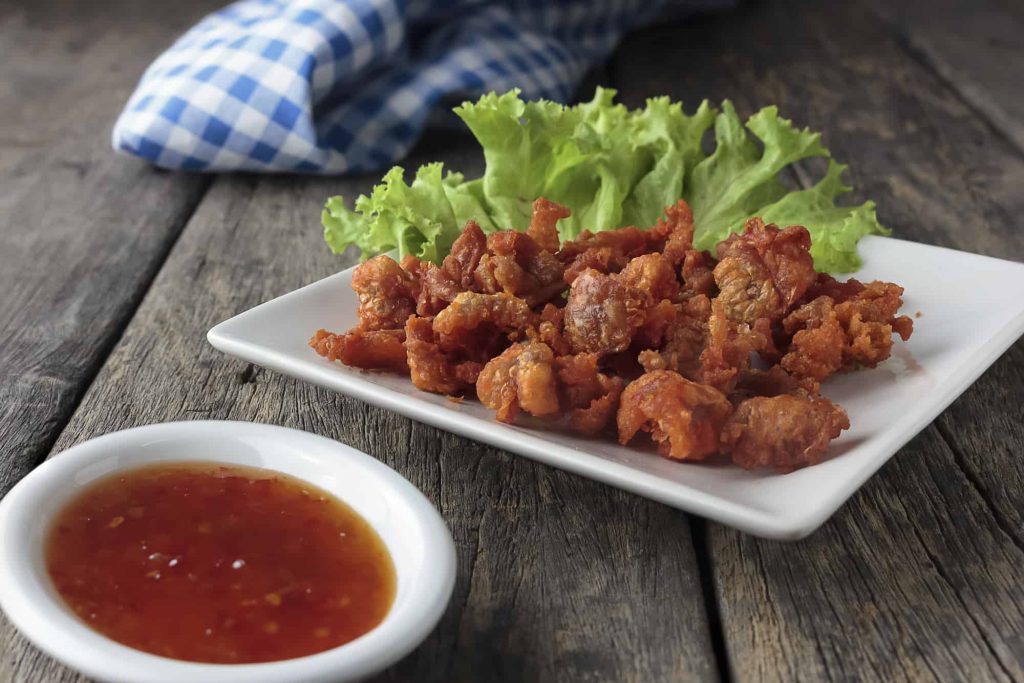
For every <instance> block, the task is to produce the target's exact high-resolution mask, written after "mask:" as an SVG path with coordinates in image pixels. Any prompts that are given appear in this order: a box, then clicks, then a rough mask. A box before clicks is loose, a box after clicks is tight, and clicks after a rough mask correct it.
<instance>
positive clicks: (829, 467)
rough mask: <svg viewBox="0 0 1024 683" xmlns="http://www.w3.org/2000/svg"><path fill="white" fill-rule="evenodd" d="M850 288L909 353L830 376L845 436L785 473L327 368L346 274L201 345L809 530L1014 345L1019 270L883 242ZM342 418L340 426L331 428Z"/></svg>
mask: <svg viewBox="0 0 1024 683" xmlns="http://www.w3.org/2000/svg"><path fill="white" fill-rule="evenodd" d="M861 255H862V256H863V258H864V267H863V268H862V269H861V270H860V271H859V272H857V273H855V274H854V276H855V277H857V278H859V279H861V280H874V279H881V280H890V281H895V282H898V283H899V284H901V285H903V286H904V287H905V288H906V294H905V297H904V299H905V305H904V311H905V312H907V313H908V314H909V315H911V316H913V315H914V314H915V313H916V312H920V313H921V317H920V318H916V319H915V320H914V335H913V337H912V338H911V339H910V341H909V343H907V344H905V345H904V344H902V343H900V342H898V341H897V343H896V345H895V351H894V354H893V357H892V358H890V359H889V360H888V361H886V362H885V363H883V364H882V365H880V366H879V367H878V368H876V369H874V370H869V371H864V372H855V373H851V374H847V375H842V376H839V377H833V378H832V379H830V380H828V381H827V382H826V383H825V387H824V393H825V394H826V395H828V396H829V398H831V399H832V400H834V401H837V402H838V403H840V404H841V405H842V406H843V407H845V408H846V410H847V412H848V413H849V416H850V422H851V424H852V426H851V428H850V429H849V430H848V431H846V432H844V433H843V435H842V437H841V438H840V439H838V440H837V441H835V442H833V444H832V448H831V450H830V451H829V457H828V459H827V460H826V461H825V462H823V463H821V464H819V465H816V466H814V467H808V468H804V469H801V470H797V471H795V472H792V473H789V474H776V473H773V472H770V471H750V472H748V471H744V470H742V469H740V468H739V467H735V466H732V465H726V464H721V465H708V464H699V463H693V464H686V463H678V462H672V461H669V460H666V459H663V458H660V457H658V456H657V455H654V454H652V453H650V452H647V451H642V450H637V449H634V448H629V447H623V446H619V445H617V444H615V443H611V442H609V441H600V440H595V439H585V438H580V437H576V436H572V435H568V434H562V433H556V432H549V431H539V430H532V429H526V428H522V427H516V426H509V425H504V424H500V423H498V422H495V421H494V419H493V418H492V416H491V413H490V411H488V410H487V409H485V408H484V407H483V406H482V405H480V404H479V403H477V402H475V401H469V400H467V401H466V402H465V403H462V404H457V403H453V402H452V401H449V400H447V399H446V398H445V397H443V396H437V395H434V394H427V393H423V392H420V391H418V390H416V389H415V388H414V387H413V386H412V383H411V382H410V381H409V379H408V378H403V377H399V376H395V375H388V374H383V373H376V372H363V371H359V370H356V369H353V368H348V367H345V366H343V365H341V364H340V363H330V362H329V361H327V360H326V359H324V358H321V357H320V356H318V355H317V354H316V353H315V352H314V351H313V350H312V349H310V348H309V346H307V342H308V340H309V337H310V336H311V335H312V334H313V332H315V331H316V330H317V329H319V328H321V327H322V328H326V329H329V330H332V331H336V332H343V331H345V330H347V329H348V328H350V327H352V326H353V325H354V324H355V323H356V305H357V300H356V296H355V293H354V292H353V291H352V289H351V288H350V286H349V285H350V282H351V276H352V272H351V269H350V270H347V271H345V272H342V273H338V274H337V275H333V276H331V277H328V278H325V279H323V280H321V281H320V282H317V283H314V284H312V285H309V286H308V287H303V288H302V289H299V290H297V291H295V292H292V293H291V294H287V295H285V296H282V297H280V298H278V299H274V300H273V301H270V302H269V303H265V304H263V305H261V306H257V307H256V308H253V309H252V310H250V311H247V312H245V313H242V314H241V315H238V316H236V317H234V318H232V319H230V320H228V321H226V322H223V323H221V324H220V325H217V326H216V327H214V328H213V329H212V330H210V333H209V335H208V338H209V340H210V343H211V344H213V345H214V346H215V347H217V348H218V349H220V350H221V351H224V352H225V353H228V354H231V355H233V356H237V357H239V358H242V359H244V360H247V361H249V362H251V363H256V364H257V365H262V366H265V367H268V368H270V369H272V370H276V371H278V372H282V373H284V374H286V375H291V376H293V377H297V378H299V379H303V380H306V381H308V382H313V383H314V384H318V385H320V386H323V387H326V388H328V389H332V390H334V391H339V392H341V393H344V394H349V395H351V396H354V397H356V398H358V399H361V400H363V401H366V402H368V403H372V404H374V405H378V406H381V407H383V408H387V409H389V410H394V411H396V412H398V413H401V414H403V415H407V416H409V417H411V418H413V419H416V420H420V421H422V422H426V423H429V424H432V425H435V426H437V427H440V428H442V429H447V430H449V431H451V432H454V433H456V434H460V435H462V436H466V437H469V438H471V439H476V440H478V441H483V442H486V443H489V444H492V445H494V446H497V447H499V448H503V449H506V450H508V451H512V452H515V453H519V454H521V455H525V456H526V457H528V458H533V459H535V460H538V461H540V462H543V463H547V464H549V465H553V466H555V467H560V468H563V469H566V470H569V471H571V472H575V473H577V474H581V475H583V476H586V477H591V478H592V479H596V480H598V481H602V482H605V483H607V484H611V485H612V486H617V487H620V488H623V489H626V490H627V491H632V492H634V493H637V494H639V495H641V496H646V497H648V498H652V499H654V500H657V501H661V502H663V503H666V504H668V505H671V506H673V507H677V508H679V509H682V510H687V511H689V512H693V513H696V514H698V515H702V516H704V517H708V518H710V519H714V520H716V521H719V522H722V523H724V524H728V525H730V526H734V527H736V528H738V529H742V530H743V531H747V532H749V533H752V534H756V535H758V536H765V537H768V538H778V539H797V538H802V537H804V536H806V535H807V534H809V533H811V532H812V531H814V530H815V529H816V528H817V527H818V526H820V525H821V524H822V523H823V522H824V521H825V520H826V519H828V517H829V516H831V515H832V513H833V512H835V511H836V509H838V508H839V506H840V505H842V504H843V503H844V502H845V501H846V500H847V499H848V498H849V497H850V496H851V495H852V494H853V492H854V491H856V490H857V488H859V487H860V485H861V484H863V483H864V481H865V480H867V478H868V477H870V476H871V475H872V474H873V473H874V472H875V471H876V470H878V468H879V467H881V466H882V465H883V464H884V463H885V462H886V461H887V460H888V459H889V458H891V457H892V456H893V454H894V453H896V451H897V450H899V449H900V447H901V446H903V444H905V443H906V442H907V441H909V440H910V439H911V437H913V436H914V435H915V434H917V433H918V432H919V431H921V430H922V429H923V428H924V427H925V426H926V425H927V424H928V423H929V422H931V421H932V420H933V419H934V418H935V417H936V416H937V415H938V414H939V413H940V412H941V411H942V410H943V409H944V408H945V407H946V406H947V405H949V404H950V402H952V401H953V399H954V398H956V397H957V396H959V395H960V394H961V393H962V392H963V391H964V389H966V388H967V387H968V386H970V384H971V383H972V382H974V380H975V379H977V377H978V376H979V375H980V374H981V373H982V372H983V371H984V370H985V369H986V368H987V367H988V366H989V365H991V364H992V363H993V362H994V361H995V360H996V358H998V357H999V356H1000V354H1002V353H1003V352H1004V351H1005V350H1006V349H1007V348H1008V347H1009V346H1010V344H1012V343H1013V342H1014V341H1015V340H1016V339H1017V338H1018V337H1020V336H1021V334H1022V333H1024V265H1022V264H1019V263H1012V262H1009V261H1002V260H999V259H993V258H988V257H985V256H977V255H974V254H966V253H963V252H959V251H953V250H949V249H943V248H940V247H932V246H927V245H923V244H917V243H914V242H905V241H902V240H895V239H890V238H884V237H866V238H865V239H864V240H863V241H862V242H861ZM340 419H343V418H340Z"/></svg>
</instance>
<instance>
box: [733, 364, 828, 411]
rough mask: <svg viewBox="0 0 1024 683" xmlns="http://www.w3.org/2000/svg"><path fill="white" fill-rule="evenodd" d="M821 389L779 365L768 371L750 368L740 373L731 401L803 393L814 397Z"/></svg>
mask: <svg viewBox="0 0 1024 683" xmlns="http://www.w3.org/2000/svg"><path fill="white" fill-rule="evenodd" d="M819 389H820V385H819V384H818V382H816V381H814V380H813V379H809V378H806V377H799V376H797V375H791V374H789V373H788V372H786V371H785V370H783V369H782V368H781V367H779V366H778V365H773V366H771V367H770V368H768V369H767V370H759V369H756V368H750V369H749V370H746V371H745V372H742V373H740V375H739V377H738V378H737V381H736V386H735V388H734V389H733V390H732V393H730V394H729V400H730V401H732V402H733V404H737V403H740V402H741V401H744V400H746V399H748V398H752V397H754V396H768V397H771V396H781V395H782V394H796V393H799V392H801V391H802V392H806V393H808V394H812V395H813V394H817V393H818V391H819Z"/></svg>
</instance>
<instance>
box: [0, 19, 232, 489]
mask: <svg viewBox="0 0 1024 683" xmlns="http://www.w3.org/2000/svg"><path fill="white" fill-rule="evenodd" d="M212 4H213V3H211V2H202V3H199V2H191V1H190V2H179V3H175V11H174V12H173V13H172V12H165V11H161V10H157V11H155V12H154V15H153V16H151V17H149V16H145V17H144V16H143V14H145V13H143V12H140V11H139V10H138V7H137V4H136V3H132V2H121V3H95V4H94V3H88V7H86V6H85V5H84V4H83V3H74V2H64V3H54V2H33V3H5V4H4V5H3V7H2V9H0V111H2V112H3V116H0V292H2V294H0V377H2V378H3V381H0V495H2V494H3V493H5V492H6V491H7V489H8V488H10V487H11V486H12V485H13V484H14V483H15V482H16V481H17V480H18V479H20V478H21V477H22V476H24V475H25V474H26V473H27V472H28V471H29V470H30V469H31V468H32V467H33V466H34V465H35V464H36V463H38V462H39V461H40V460H41V459H42V458H43V456H45V454H46V452H47V451H48V450H49V448H50V446H51V445H52V444H53V440H54V439H55V438H56V436H57V434H58V433H59V430H60V429H61V428H62V427H63V425H64V424H65V422H66V421H67V419H68V417H69V416H70V414H71V411H72V410H73V408H74V405H75V403H76V402H77V401H78V399H79V397H80V396H81V394H82V392H83V391H84V389H85V387H86V386H87V385H88V382H89V380H90V379H91V378H92V377H93V376H94V375H95V373H96V371H97V369H98V367H99V364H100V362H102V360H103V358H104V357H105V356H106V354H107V352H108V351H109V349H110V347H111V345H112V344H113V343H114V341H115V340H116V339H117V335H118V334H119V333H120V331H121V329H123V327H124V325H125V324H126V323H127V321H128V318H129V317H130V316H131V313H132V311H133V310H134V309H135V307H136V305H137V304H138V302H139V300H140V299H141V296H142V293H143V292H144V291H145V289H146V287H147V286H148V284H149V282H150V281H151V280H152V278H153V276H154V275H155V273H156V271H157V269H158V268H159V266H160V264H161V263H162V262H163V260H164V257H165V256H166V254H167V251H168V250H169V249H170V247H171V245H172V244H173V242H174V240H175V239H176V237H177V236H178V234H179V232H180V230H181V227H182V226H183V225H184V222H185V219H186V218H187V217H188V216H189V214H190V213H191V212H192V210H193V208H194V207H195V205H196V203H197V202H198V201H199V198H200V197H201V195H202V192H203V189H204V188H205V186H206V182H207V181H206V180H205V179H203V178H200V177H179V176H175V175H172V174H167V173H157V172H154V171H151V170H149V169H148V168H147V167H145V165H144V164H142V163H141V162H135V163H133V162H131V161H128V160H126V159H124V158H119V157H115V155H114V154H113V153H112V152H111V151H110V129H111V126H112V125H113V122H114V118H115V117H116V116H117V113H118V110H119V109H120V107H121V106H122V105H123V104H124V102H125V100H126V99H127V98H128V95H129V94H130V92H131V89H132V87H133V86H134V85H135V82H136V81H137V80H138V77H139V75H140V74H141V72H142V70H143V69H144V68H145V66H146V64H147V63H148V62H149V60H150V59H152V57H153V56H155V54H156V53H157V52H158V51H159V50H160V49H161V48H162V47H163V46H164V45H166V44H167V43H169V42H170V40H171V39H172V38H173V37H174V36H175V34H177V33H178V32H179V31H180V30H181V29H182V27H183V26H184V25H187V24H188V23H190V22H191V21H194V20H195V19H196V18H197V17H198V16H200V15H201V14H202V13H203V12H205V11H206V10H207V9H209V7H210V6H211V5H212ZM112 16H116V17H118V22H117V24H116V25H115V24H114V23H112V22H111V21H110V17H112Z"/></svg>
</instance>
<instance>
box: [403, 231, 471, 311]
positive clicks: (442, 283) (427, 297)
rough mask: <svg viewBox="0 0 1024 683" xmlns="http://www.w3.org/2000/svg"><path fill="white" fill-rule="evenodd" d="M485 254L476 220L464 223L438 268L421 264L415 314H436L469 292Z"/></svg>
mask: <svg viewBox="0 0 1024 683" xmlns="http://www.w3.org/2000/svg"><path fill="white" fill-rule="evenodd" d="M486 251H487V236H486V235H484V231H483V230H481V229H480V226H479V225H478V224H477V223H476V221H468V222H467V223H466V225H465V227H464V228H463V229H462V233H461V234H460V235H459V236H458V238H457V239H456V240H455V242H453V243H452V248H451V251H450V252H448V255H447V256H445V257H444V260H443V261H442V262H441V265H440V266H436V265H434V264H433V263H428V262H421V263H420V268H419V272H420V282H421V286H420V291H419V296H418V297H417V302H416V313H417V315H420V316H432V315H437V313H439V312H440V311H441V310H442V309H443V308H444V307H445V306H447V305H448V304H450V303H451V302H452V301H454V300H455V297H456V296H458V295H459V294H460V293H462V292H466V291H470V290H472V289H473V287H474V285H475V278H474V274H475V273H476V269H477V267H478V266H479V265H480V259H481V258H483V256H484V254H485V253H486Z"/></svg>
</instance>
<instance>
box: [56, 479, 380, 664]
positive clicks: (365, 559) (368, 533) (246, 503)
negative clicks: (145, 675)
mask: <svg viewBox="0 0 1024 683" xmlns="http://www.w3.org/2000/svg"><path fill="white" fill-rule="evenodd" d="M46 565H47V569H48V571H49V574H50V578H51V579H52V581H53V584H54V586H55V587H56V588H57V591H58V592H59V593H60V595H61V597H63V599H64V600H65V602H67V604H68V605H69V606H70V607H71V609H72V610H74V612H75V613H76V614H77V615H78V616H79V617H80V618H81V619H82V620H84V621H85V622H86V623H87V624H89V626H91V627H92V628H94V629H95V630H97V631H99V632H100V633H102V634H104V635H106V636H107V637H109V638H112V639H113V640H116V641H118V642H120V643H123V644H125V645H128V646H131V647H134V648H137V649H139V650H144V651H146V652H151V653H153V654H157V655H162V656H165V657H171V658H174V659H182V660H188V661H196V662H215V663H230V664H236V663H250V662H268V661H276V660H281V659H290V658H293V657H301V656H304V655H310V654H314V653H316V652H321V651H323V650H328V649H330V648H333V647H337V646H338V645H342V644H343V643H347V642H348V641H350V640H353V639H354V638H357V637H358V636H360V635H362V634H364V633H366V632H367V631H369V630H370V629H372V628H373V627H375V626H376V625H377V624H379V623H380V622H381V621H382V620H383V619H384V616H385V615H386V614H387V612H388V610H389V609H390V607H391V603H392V602H393V600H394V596H395V583H396V582H395V569H394V565H393V563H392V561H391V556H390V555H389V554H388V551H387V549H386V548H385V546H384V543H383V541H381V539H380V537H379V536H378V535H377V533H376V532H375V531H374V530H373V529H372V528H371V527H370V525H369V524H368V523H367V522H366V521H365V520H364V519H363V518H362V517H360V516H359V515H358V514H357V513H356V512H355V511H354V510H352V509H351V508H350V507H348V506H347V505H345V504H344V503H342V502H341V501H339V500H338V499H336V498H334V497H333V496H331V495H330V494H328V493H326V492H324V491H322V490H319V489H317V488H315V487H313V486H311V485H309V484H308V483H306V482H302V481H299V480H297V479H293V478H291V477H288V476H286V475H283V474H280V473H277V472H270V471H267V470H260V469H256V468H248V467H237V466H225V465H219V464H216V463H187V464H186V463H181V464H160V465H153V466H149V467H144V468H139V469H134V470H129V471H125V472H120V473H118V474H116V475H114V476H111V477H108V478H106V479H104V480H101V481H99V482H98V483H96V484H94V485H93V486H92V487H90V488H89V489H88V490H86V491H85V492H83V493H82V494H80V495H79V496H78V497H77V498H75V499H74V500H73V501H72V502H71V503H70V504H68V505H67V506H66V507H65V508H64V509H63V510H62V511H61V512H60V513H59V514H58V516H57V519H56V520H55V522H54V523H53V526H52V527H51V529H50V531H49V536H48V538H47V543H46Z"/></svg>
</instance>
